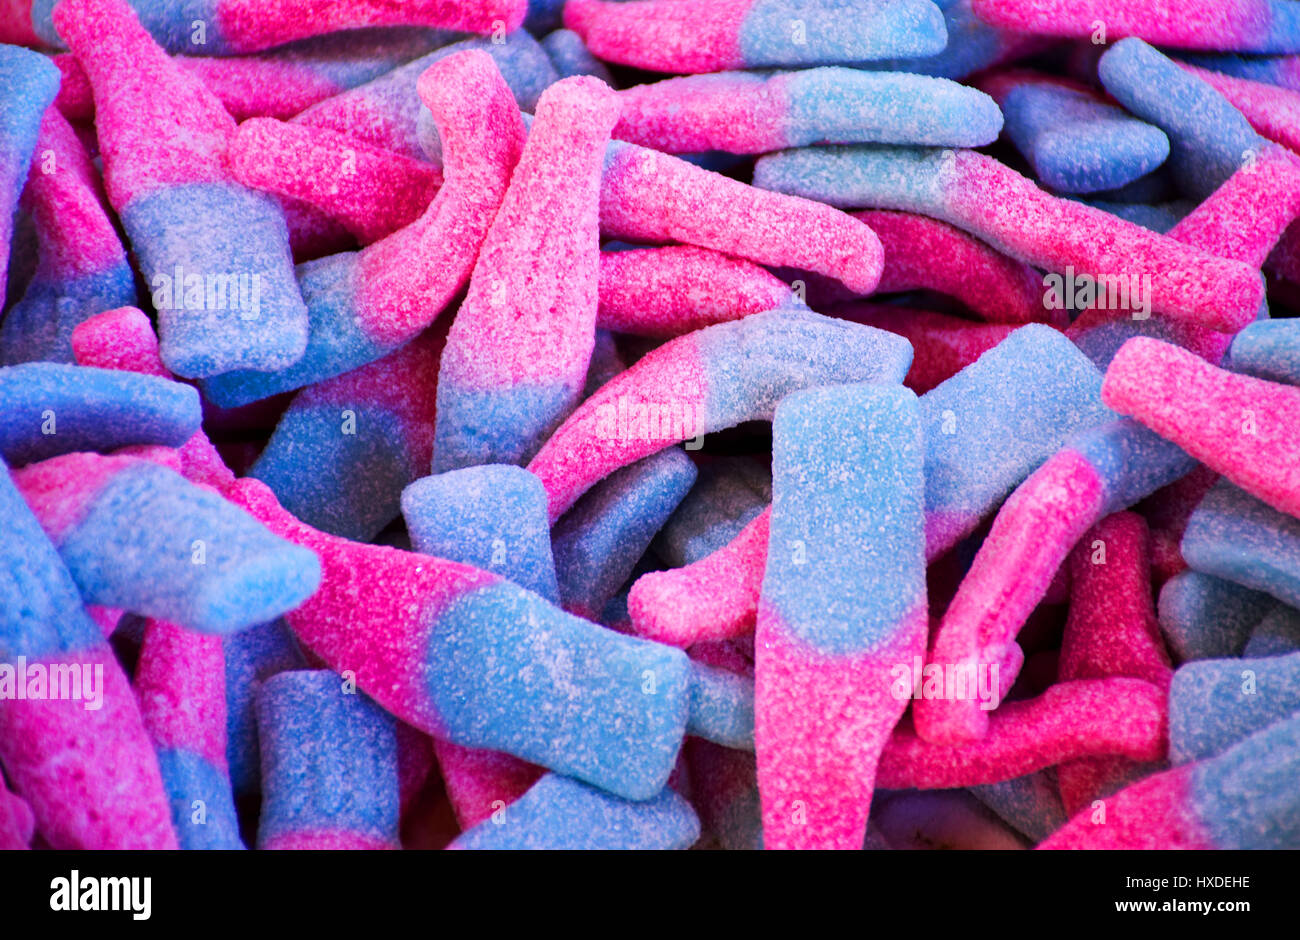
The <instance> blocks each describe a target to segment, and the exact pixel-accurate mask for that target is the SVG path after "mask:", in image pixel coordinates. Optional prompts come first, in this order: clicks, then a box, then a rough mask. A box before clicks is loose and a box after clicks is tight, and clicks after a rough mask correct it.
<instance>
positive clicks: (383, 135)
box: [292, 31, 559, 165]
mask: <svg viewBox="0 0 1300 940" xmlns="http://www.w3.org/2000/svg"><path fill="white" fill-rule="evenodd" d="M470 50H477V51H479V52H485V53H487V54H488V55H489V56H491V57H492V61H493V62H494V63H495V64H496V67H497V69H498V71H500V73H501V77H502V79H504V81H505V84H506V86H507V87H508V88H509V89H510V91H511V93H512V94H513V95H514V98H515V101H516V102H517V103H518V105H519V107H520V108H522V109H523V110H525V111H528V112H530V113H531V112H532V111H533V109H534V108H536V107H537V102H538V99H540V98H541V96H542V92H543V91H545V90H546V89H547V88H548V87H550V86H551V85H553V84H555V82H556V81H558V80H559V75H558V74H556V71H555V69H554V68H553V67H552V66H551V61H550V59H549V58H548V57H547V55H546V51H545V50H544V49H542V47H541V46H540V45H538V43H537V41H536V40H535V39H533V38H532V37H531V36H529V35H528V33H526V32H523V31H519V32H514V33H511V34H510V35H509V36H506V37H505V38H504V40H503V41H502V42H494V41H490V40H486V39H465V40H462V41H460V42H455V43H452V44H451V45H448V46H443V47H442V48H440V49H436V50H434V51H433V52H431V53H429V54H428V55H425V56H422V57H420V58H419V59H416V60H414V61H412V62H409V63H407V64H406V65H403V66H401V67H399V68H396V69H393V70H392V71H391V72H388V73H386V74H384V75H381V76H379V77H378V78H376V79H374V80H373V81H370V82H367V83H366V84H364V85H361V86H359V87H357V88H354V89H351V90H350V91H347V92H344V93H342V94H339V95H335V96H334V97H332V98H328V99H326V100H325V101H322V102H321V103H320V104H318V105H315V106H313V107H311V108H308V109H307V110H305V111H303V112H302V113H301V114H298V115H295V116H294V118H293V121H292V122H293V123H294V124H305V125H308V126H310V127H319V128H322V129H324V130H332V131H337V132H338V133H340V134H345V135H347V136H349V137H353V138H355V139H356V140H358V141H360V142H361V143H365V144H369V145H371V146H373V147H379V148H381V149H383V150H390V151H392V152H393V153H396V154H398V155H400V156H403V157H410V158H411V159H413V160H426V159H428V160H431V161H432V162H433V163H434V164H435V165H441V164H442V162H443V161H442V159H441V156H440V154H441V146H442V145H441V142H440V138H441V132H440V130H439V127H438V122H437V121H436V120H434V117H435V116H434V115H432V114H429V113H428V111H427V109H426V107H425V106H424V105H423V104H422V103H421V97H420V94H419V92H418V84H419V79H420V76H421V75H423V74H424V73H425V72H426V71H428V69H429V67H430V66H432V65H434V64H435V63H437V62H440V61H441V60H443V59H446V58H449V57H451V56H454V55H457V54H458V53H461V52H467V51H470ZM430 148H432V149H433V153H430V152H429V150H430Z"/></svg>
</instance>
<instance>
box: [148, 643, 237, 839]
mask: <svg viewBox="0 0 1300 940" xmlns="http://www.w3.org/2000/svg"><path fill="white" fill-rule="evenodd" d="M135 691H136V696H137V698H138V699H139V701H140V715H141V717H142V718H143V719H144V725H145V728H146V730H148V732H149V737H150V738H151V739H152V740H153V743H154V747H155V748H157V750H158V766H159V769H160V770H161V771H162V778H163V786H165V787H166V788H167V795H168V797H169V798H170V800H171V809H172V825H173V826H174V827H175V828H176V841H177V842H178V843H179V845H180V847H181V848H183V849H241V848H243V847H244V844H243V842H241V841H240V838H239V820H238V818H237V817H236V814H235V800H234V793H233V791H232V789H231V785H230V771H229V767H228V764H227V762H226V730H227V725H226V663H225V656H224V654H223V651H222V639H221V637H218V636H205V635H203V634H200V633H195V632H193V631H191V630H187V629H185V628H184V627H178V626H176V625H175V624H171V623H167V622H166V621H161V620H150V621H149V622H148V625H147V626H146V627H145V634H144V642H143V644H142V645H141V647H140V660H139V662H138V663H137V665H136V670H135Z"/></svg>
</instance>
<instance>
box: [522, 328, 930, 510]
mask: <svg viewBox="0 0 1300 940" xmlns="http://www.w3.org/2000/svg"><path fill="white" fill-rule="evenodd" d="M796 336H797V337H799V339H798V340H795V339H794V337H796ZM796 343H797V344H799V345H800V346H801V347H802V349H801V352H800V355H799V356H798V357H797V358H790V359H786V358H784V355H785V352H786V349H788V348H789V346H791V345H794V344H796ZM782 347H786V349H782ZM910 363H911V348H910V347H909V346H908V344H907V342H906V340H903V339H902V338H900V337H896V336H893V335H892V334H889V333H886V332H884V331H883V330H874V329H872V328H871V327H866V326H857V325H854V324H849V323H843V322H837V321H834V320H831V319H829V318H827V317H823V316H820V315H818V314H815V313H812V312H811V311H798V310H789V311H785V310H782V311H771V312H768V313H759V314H755V315H753V316H750V317H746V318H745V319H743V320H738V321H735V322H733V323H719V324H717V325H715V326H711V327H707V328H705V329H703V330H699V331H697V332H695V333H691V334H688V335H686V336H683V337H679V338H678V339H676V340H673V341H671V342H669V343H666V344H664V345H663V346H660V347H659V348H658V349H656V350H654V351H653V352H652V353H650V354H648V355H646V356H645V357H644V358H642V359H641V361H640V362H638V363H637V364H636V365H635V366H633V367H632V368H630V369H628V370H627V371H626V372H624V373H623V374H622V375H619V376H617V377H615V378H614V379H613V380H611V381H610V382H608V383H607V384H606V385H604V386H603V387H602V388H601V389H600V390H599V391H597V392H596V393H595V394H594V395H592V396H591V397H590V398H588V399H587V400H586V401H585V402H584V403H583V404H582V405H581V406H580V407H579V408H578V409H577V410H576V411H574V412H573V414H571V415H570V416H569V417H568V419H567V420H566V421H565V422H564V423H563V424H562V425H561V426H560V427H559V428H558V429H557V430H556V431H555V433H554V434H553V435H552V436H551V438H550V439H549V440H548V441H547V442H546V443H545V445H544V446H543V447H542V449H541V450H540V451H538V453H537V456H535V457H534V458H533V459H532V461H531V462H530V463H529V465H528V469H529V470H531V471H532V472H533V473H535V474H536V475H537V476H538V477H539V478H540V479H541V481H542V483H543V484H544V485H545V486H546V491H547V495H548V497H549V505H550V516H551V519H552V521H554V520H555V519H557V518H559V516H560V515H561V514H562V513H563V512H564V511H565V510H566V509H568V508H569V507H570V506H572V505H573V503H574V502H575V501H576V500H577V498H578V497H579V496H581V495H582V494H583V493H584V492H586V491H587V490H588V489H590V488H591V487H592V486H593V485H594V484H595V483H596V482H597V481H599V480H600V479H602V478H603V477H605V476H608V475H609V474H610V473H612V472H614V471H615V470H617V469H618V468H619V467H622V466H626V465H627V464H629V463H631V462H632V461H634V460H638V459H640V458H641V457H646V456H649V455H650V454H653V453H655V452H656V451H659V450H663V449H664V448H665V447H667V446H669V445H671V444H674V443H676V442H678V441H684V440H690V439H692V438H694V437H695V436H696V435H699V434H706V433H708V432H710V431H715V430H720V429H722V428H726V427H731V426H733V425H736V424H739V423H741V422H742V421H753V420H759V419H762V418H770V417H771V415H772V411H773V409H774V407H775V405H776V404H777V402H778V401H779V400H780V399H781V398H782V397H783V396H784V395H785V394H788V393H789V392H791V391H794V390H796V389H800V388H806V387H808V386H811V385H821V384H827V383H833V382H834V383H844V382H863V381H871V380H877V381H889V380H893V381H899V380H901V379H902V377H903V376H904V375H905V374H906V373H907V367H908V365H910Z"/></svg>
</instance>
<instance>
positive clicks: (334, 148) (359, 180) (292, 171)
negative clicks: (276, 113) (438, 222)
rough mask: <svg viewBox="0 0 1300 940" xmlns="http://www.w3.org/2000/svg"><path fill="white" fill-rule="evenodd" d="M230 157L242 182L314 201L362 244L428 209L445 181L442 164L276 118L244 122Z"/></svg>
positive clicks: (313, 206) (313, 205)
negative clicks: (432, 164) (424, 160)
mask: <svg viewBox="0 0 1300 940" xmlns="http://www.w3.org/2000/svg"><path fill="white" fill-rule="evenodd" d="M228 157H229V161H230V170H231V173H232V174H234V176H235V178H236V179H237V180H239V181H240V182H241V183H243V184H245V185H246V186H253V187H256V188H258V189H262V190H265V191H266V192H269V193H274V194H275V195H276V196H278V197H280V198H281V199H289V200H299V201H300V202H301V204H303V205H310V207H311V209H312V210H313V211H317V212H318V213H319V214H320V215H321V216H322V217H327V219H328V221H329V222H330V224H338V225H341V226H342V227H343V228H344V229H346V230H347V232H348V233H349V234H351V235H352V236H353V237H354V238H355V239H356V240H357V242H358V243H359V244H361V245H363V246H364V245H370V244H373V243H375V242H377V241H379V240H380V239H381V238H383V237H384V236H386V235H391V234H393V233H394V232H396V231H397V230H398V229H401V228H405V227H406V226H407V225H410V224H411V223H412V222H414V221H415V220H416V219H418V218H419V217H420V216H422V215H423V214H424V211H425V209H427V208H428V207H429V203H430V202H432V201H433V198H434V196H436V195H437V193H438V190H439V189H440V188H441V187H442V183H443V177H442V171H441V170H439V169H437V168H436V167H433V166H430V165H428V164H427V163H424V162H422V161H417V160H414V159H412V158H410V157H403V156H400V155H398V154H395V153H393V152H391V151H388V150H380V149H378V148H376V147H372V146H370V145H369V144H363V143H361V142H360V141H358V140H356V139H355V138H353V137H349V136H347V135H345V134H340V133H338V132H337V131H332V130H328V129H326V128H321V127H312V126H311V125H307V124H292V123H285V122H282V121H276V120H272V119H270V118H252V119H250V120H247V121H245V122H244V123H243V124H241V125H240V126H239V130H237V131H236V132H235V136H234V137H233V138H232V139H231V142H230V150H229V154H228ZM395 164H397V165H400V169H399V170H398V171H397V172H393V170H392V167H393V166H394V165H395Z"/></svg>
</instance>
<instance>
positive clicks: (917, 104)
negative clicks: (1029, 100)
mask: <svg viewBox="0 0 1300 940" xmlns="http://www.w3.org/2000/svg"><path fill="white" fill-rule="evenodd" d="M619 99H620V102H621V104H622V109H621V110H620V112H619V121H618V124H617V125H615V127H614V136H615V137H617V138H619V139H620V140H627V141H631V142H632V143H635V144H640V145H641V146H643V147H653V148H655V149H656V150H662V151H664V152H665V153H693V152H696V151H704V150H723V151H727V152H730V153H765V152H767V151H770V150H783V149H785V148H786V147H804V146H807V145H809V144H814V143H824V142H831V143H839V144H848V143H885V144H918V145H922V146H934V147H980V146H983V145H985V144H989V143H992V142H993V141H994V140H996V139H997V136H998V131H1000V130H1001V129H1002V114H1001V112H999V111H998V108H997V105H996V104H995V103H994V102H993V100H992V99H990V98H989V97H988V96H987V95H985V94H983V93H982V92H979V91H976V90H975V89H973V88H968V87H966V86H965V85H960V84H958V83H957V82H953V81H949V80H948V79H944V78H930V77H929V76H925V75H909V74H907V73H904V72H864V71H859V70H857V69H851V68H816V69H805V70H803V71H797V72H777V73H774V74H769V73H762V72H720V73H716V74H713V75H695V76H688V77H685V78H674V79H668V80H665V81H659V82H652V83H650V84H647V85H637V86H635V87H633V88H629V89H628V90H626V91H624V92H622V93H620V95H619Z"/></svg>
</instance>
